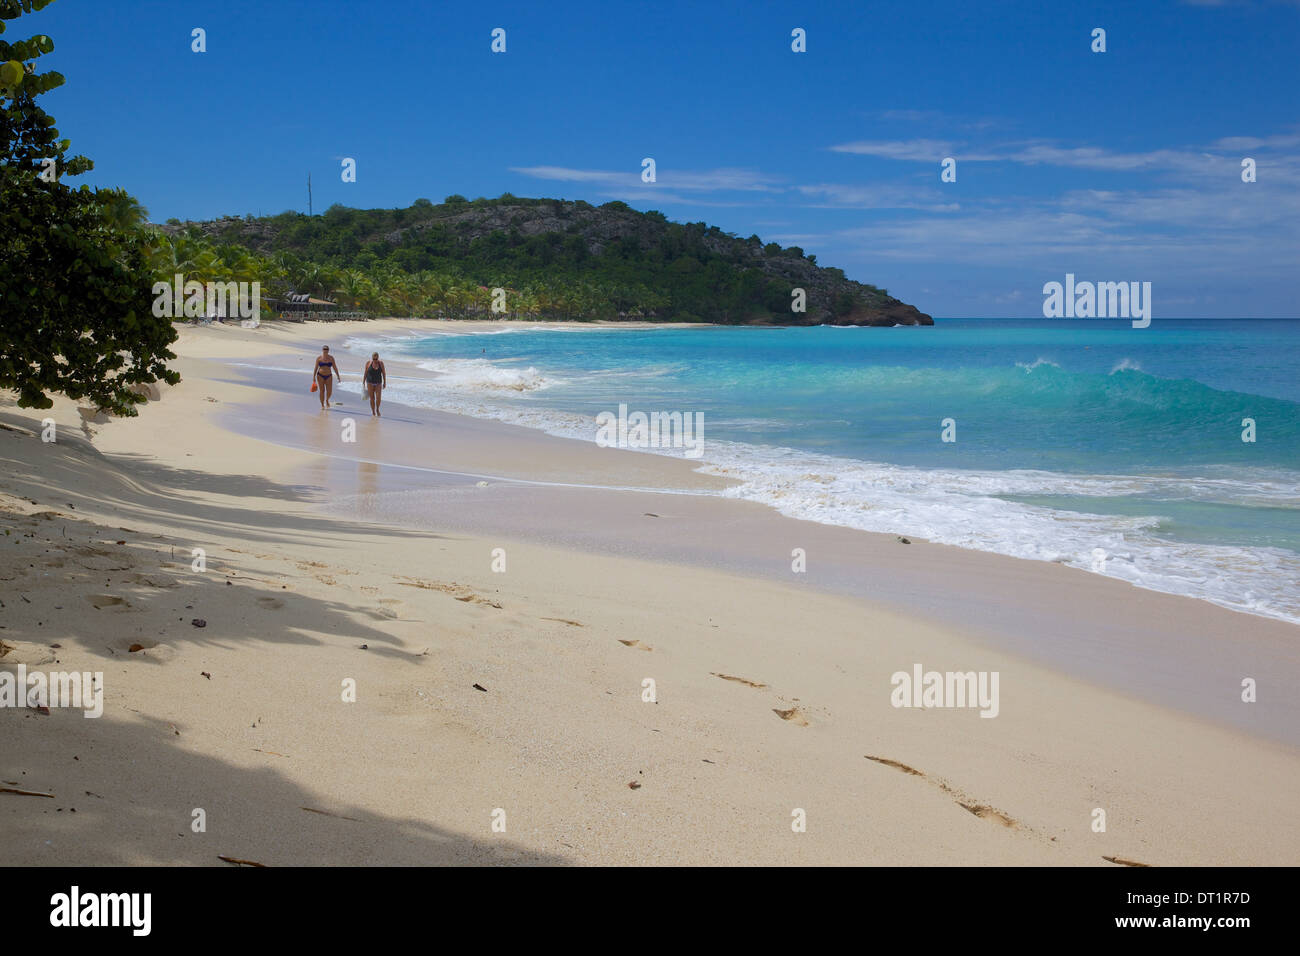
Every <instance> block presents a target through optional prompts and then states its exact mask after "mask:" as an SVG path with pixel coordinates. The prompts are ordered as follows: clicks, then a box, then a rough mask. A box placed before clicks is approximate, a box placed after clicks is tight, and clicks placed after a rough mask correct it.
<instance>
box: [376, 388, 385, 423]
mask: <svg viewBox="0 0 1300 956" xmlns="http://www.w3.org/2000/svg"><path fill="white" fill-rule="evenodd" d="M383 401H384V386H382V385H376V386H375V414H376V415H379V417H380V418H383V417H384V416H383V415H382V414H381V413H380V411H379V406H380V405H381V404H382V403H383Z"/></svg>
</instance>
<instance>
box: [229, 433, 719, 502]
mask: <svg viewBox="0 0 1300 956" xmlns="http://www.w3.org/2000/svg"><path fill="white" fill-rule="evenodd" d="M238 434H243V433H242V432H240V433H238ZM245 437H248V438H252V439H253V440H254V441H260V442H265V443H266V444H268V445H275V446H276V447H278V448H292V449H294V450H295V451H302V452H306V453H307V454H309V455H317V456H319V457H321V458H333V459H335V460H337V461H350V462H354V463H356V464H359V465H380V466H381V467H384V468H401V469H403V470H405V471H420V472H425V473H427V474H431V475H451V476H452V477H454V478H479V479H489V480H491V481H500V482H505V483H509V484H514V485H535V486H537V487H539V488H584V489H587V490H590V491H631V492H636V493H639V494H649V495H694V496H696V497H702V498H718V497H721V496H722V492H721V491H711V490H709V489H704V488H701V489H699V490H695V491H691V490H687V489H683V488H641V487H635V486H632V485H590V484H582V483H579V482H572V481H537V480H534V479H531V478H507V477H506V476H504V475H484V474H479V473H477V472H472V471H448V470H446V469H444V468H429V467H426V466H424V465H402V464H398V463H397V462H393V461H380V460H378V459H375V458H353V457H351V456H349V455H335V454H331V453H329V452H324V451H318V450H316V449H315V448H307V447H305V446H303V445H291V444H289V443H287V442H278V441H271V439H269V438H257V437H256V436H253V435H247V436H245Z"/></svg>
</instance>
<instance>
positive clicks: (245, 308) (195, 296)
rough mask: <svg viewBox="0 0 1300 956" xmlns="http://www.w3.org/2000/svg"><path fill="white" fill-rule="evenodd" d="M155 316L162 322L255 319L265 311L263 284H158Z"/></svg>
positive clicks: (178, 277)
mask: <svg viewBox="0 0 1300 956" xmlns="http://www.w3.org/2000/svg"><path fill="white" fill-rule="evenodd" d="M152 294H153V296H154V300H153V314H154V317H155V318H159V319H203V318H208V319H233V318H241V319H255V318H257V317H258V315H259V314H260V313H261V311H262V283H260V282H199V281H198V280H196V279H191V280H190V281H189V282H186V281H185V277H184V276H183V275H181V274H180V273H177V274H176V278H175V282H173V283H170V284H169V283H166V282H155V283H154V284H153V290H152Z"/></svg>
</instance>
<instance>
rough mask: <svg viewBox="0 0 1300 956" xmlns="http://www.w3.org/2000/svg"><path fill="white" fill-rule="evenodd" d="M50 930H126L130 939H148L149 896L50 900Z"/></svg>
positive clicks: (76, 890)
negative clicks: (136, 937) (120, 927)
mask: <svg viewBox="0 0 1300 956" xmlns="http://www.w3.org/2000/svg"><path fill="white" fill-rule="evenodd" d="M50 907H51V909H50V925H51V926H69V927H73V926H129V927H131V930H132V935H135V936H148V935H149V931H150V929H151V928H152V924H153V918H152V913H153V894H152V893H86V894H85V895H82V893H81V888H80V887H78V886H74V887H73V888H72V892H70V893H55V894H54V895H53V896H51V897H50Z"/></svg>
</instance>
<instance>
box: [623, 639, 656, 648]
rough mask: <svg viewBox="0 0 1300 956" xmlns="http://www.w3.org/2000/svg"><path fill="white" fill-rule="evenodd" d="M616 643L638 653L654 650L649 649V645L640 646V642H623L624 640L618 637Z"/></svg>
mask: <svg viewBox="0 0 1300 956" xmlns="http://www.w3.org/2000/svg"><path fill="white" fill-rule="evenodd" d="M618 642H619V643H620V644H622V645H623V646H624V647H635V648H636V649H637V650H638V651H653V650H654V648H653V647H651V646H650V645H649V644H642V643H641V642H640V641H625V640H623V639H622V638H621V637H620V638H619V639H618Z"/></svg>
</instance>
